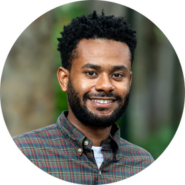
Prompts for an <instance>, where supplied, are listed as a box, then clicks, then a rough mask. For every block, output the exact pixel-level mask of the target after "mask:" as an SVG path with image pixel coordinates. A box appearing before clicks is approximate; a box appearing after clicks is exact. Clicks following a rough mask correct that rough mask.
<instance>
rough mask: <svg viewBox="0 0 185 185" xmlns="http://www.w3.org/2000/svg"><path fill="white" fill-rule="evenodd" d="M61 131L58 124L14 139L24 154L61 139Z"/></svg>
mask: <svg viewBox="0 0 185 185" xmlns="http://www.w3.org/2000/svg"><path fill="white" fill-rule="evenodd" d="M59 135H60V131H59V129H58V127H57V124H52V125H49V126H47V127H43V128H40V129H37V130H33V131H30V132H27V133H24V134H21V135H18V136H15V137H13V140H14V142H15V143H16V145H17V146H18V147H19V148H20V149H21V150H22V151H24V152H26V151H28V150H30V149H33V148H34V147H36V148H38V149H39V148H43V147H44V146H47V145H48V143H50V142H52V140H55V139H57V138H58V137H59Z"/></svg>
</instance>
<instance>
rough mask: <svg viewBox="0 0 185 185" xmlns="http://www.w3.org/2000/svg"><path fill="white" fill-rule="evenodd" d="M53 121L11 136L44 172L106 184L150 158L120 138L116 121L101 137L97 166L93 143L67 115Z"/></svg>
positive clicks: (134, 170) (137, 169) (80, 181)
mask: <svg viewBox="0 0 185 185" xmlns="http://www.w3.org/2000/svg"><path fill="white" fill-rule="evenodd" d="M67 113H68V112H63V113H62V114H61V116H60V117H59V118H58V120H57V123H56V124H52V125H50V126H47V127H44V128H41V129H38V130H35V131H31V132H28V133H26V134H22V135H19V136H16V137H14V138H13V139H14V141H15V143H16V144H17V146H18V147H19V148H20V150H21V151H22V152H23V153H24V154H25V155H26V157H27V158H28V159H30V160H31V161H32V162H33V163H34V164H35V165H37V166H38V167H39V168H41V169H42V170H44V171H45V172H47V173H49V174H51V175H53V176H55V177H57V178H59V179H63V180H66V181H69V182H73V183H78V184H88V185H91V184H93V185H94V184H107V183H112V182H116V181H120V180H123V179H126V178H128V177H130V176H132V175H134V174H136V173H138V172H140V171H141V170H143V169H144V168H146V167H147V166H149V165H150V164H151V163H152V162H153V158H152V156H151V155H150V154H149V153H148V152H147V151H146V150H144V149H142V148H140V147H138V146H136V145H134V144H131V143H129V142H128V141H126V140H124V139H122V138H120V130H119V127H118V126H117V124H116V123H115V124H114V125H113V126H112V130H111V135H110V137H109V139H107V140H105V141H102V154H103V156H104V161H103V163H102V165H101V167H100V169H98V167H97V165H96V162H95V159H94V154H93V150H92V149H91V147H92V145H93V143H92V141H90V140H89V139H88V138H87V137H86V136H85V135H84V134H83V133H81V132H80V131H79V130H78V129H77V128H76V127H74V126H73V125H72V124H71V123H70V122H69V121H68V120H67V118H66V115H67Z"/></svg>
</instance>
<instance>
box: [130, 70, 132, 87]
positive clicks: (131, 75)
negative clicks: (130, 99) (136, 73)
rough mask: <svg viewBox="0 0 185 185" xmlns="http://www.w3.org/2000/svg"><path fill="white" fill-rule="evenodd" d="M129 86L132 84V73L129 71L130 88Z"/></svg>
mask: <svg viewBox="0 0 185 185" xmlns="http://www.w3.org/2000/svg"><path fill="white" fill-rule="evenodd" d="M131 84H132V71H130V87H131Z"/></svg>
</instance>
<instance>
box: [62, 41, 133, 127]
mask: <svg viewBox="0 0 185 185" xmlns="http://www.w3.org/2000/svg"><path fill="white" fill-rule="evenodd" d="M64 73H65V70H64V69H62V70H61V71H60V72H59V75H58V78H59V80H61V81H62V80H63V82H66V83H63V84H62V85H61V88H62V90H63V91H67V94H68V102H69V115H68V116H69V117H70V116H71V117H73V116H75V117H76V118H77V120H79V121H80V122H81V123H83V124H86V125H94V126H100V127H108V126H110V125H111V124H113V123H114V122H115V121H116V120H117V119H119V117H120V116H121V115H122V114H123V112H124V110H125V109H126V106H127V104H128V97H129V91H130V86H131V81H132V72H131V62H130V51H129V47H128V46H127V45H126V44H125V43H122V42H117V41H113V40H106V39H89V40H87V39H83V40H81V41H80V42H79V44H78V46H77V49H76V56H75V58H74V59H73V63H72V67H71V71H70V73H67V75H66V76H65V78H64V76H62V74H64ZM60 74H61V75H60ZM61 76H62V77H63V78H62V77H61ZM64 79H65V80H64Z"/></svg>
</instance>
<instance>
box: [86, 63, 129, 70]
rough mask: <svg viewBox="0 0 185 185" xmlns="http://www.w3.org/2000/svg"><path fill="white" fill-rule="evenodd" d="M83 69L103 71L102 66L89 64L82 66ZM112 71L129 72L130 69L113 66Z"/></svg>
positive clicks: (122, 66)
mask: <svg viewBox="0 0 185 185" xmlns="http://www.w3.org/2000/svg"><path fill="white" fill-rule="evenodd" d="M82 68H93V69H101V66H98V65H95V64H89V63H88V64H85V65H84V66H82ZM112 69H113V70H126V71H128V69H127V68H126V67H125V66H124V65H119V66H112Z"/></svg>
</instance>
